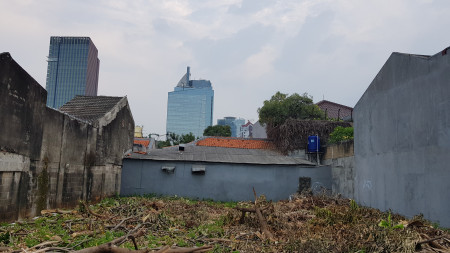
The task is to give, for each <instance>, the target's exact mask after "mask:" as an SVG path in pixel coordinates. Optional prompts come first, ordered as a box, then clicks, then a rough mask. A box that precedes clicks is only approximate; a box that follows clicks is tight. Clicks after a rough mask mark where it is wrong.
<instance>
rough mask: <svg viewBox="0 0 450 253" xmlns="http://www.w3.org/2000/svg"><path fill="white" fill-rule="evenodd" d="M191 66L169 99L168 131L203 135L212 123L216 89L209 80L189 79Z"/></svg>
mask: <svg viewBox="0 0 450 253" xmlns="http://www.w3.org/2000/svg"><path fill="white" fill-rule="evenodd" d="M189 77H190V68H189V67H187V73H186V74H185V75H184V76H183V77H182V78H181V80H180V81H179V82H178V84H177V86H176V87H175V89H174V91H171V92H169V98H168V101H167V122H166V131H167V133H176V134H178V135H181V134H188V133H193V134H194V135H195V136H196V137H200V136H203V131H204V130H205V128H207V127H208V126H211V125H212V120H213V106H214V90H213V89H212V86H211V81H209V80H189Z"/></svg>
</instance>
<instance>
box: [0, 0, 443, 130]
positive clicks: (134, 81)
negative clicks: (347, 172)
mask: <svg viewBox="0 0 450 253" xmlns="http://www.w3.org/2000/svg"><path fill="white" fill-rule="evenodd" d="M449 11H450V2H448V1H445V0H435V1H432V0H398V1H388V0H376V1H375V0H369V1H359V0H301V1H299V0H283V1H272V0H258V1H256V0H224V1H203V0H167V1H160V0H136V1H126V0H101V1H87V0H78V1H58V0H43V1H31V0H30V1H28V0H17V1H0V16H2V20H4V21H7V22H2V23H1V24H0V32H1V33H2V34H3V35H4V36H2V40H0V48H1V50H2V51H10V52H11V53H12V56H13V57H14V58H15V59H16V60H17V61H18V62H19V64H20V65H22V66H23V67H24V68H25V69H26V70H27V71H28V72H29V73H30V74H31V75H32V76H33V77H35V78H36V79H37V80H38V82H39V83H41V84H42V85H43V86H44V87H45V77H46V70H47V63H46V61H45V59H46V58H45V56H46V55H47V54H48V44H49V40H50V36H52V35H56V36H58V35H59V36H64V35H67V36H90V37H91V38H92V39H93V41H94V43H95V45H96V46H97V48H98V49H99V58H100V61H101V64H100V83H99V86H100V87H99V91H100V93H101V94H103V95H113V96H122V95H128V98H129V101H130V105H131V109H132V111H133V115H134V117H135V122H136V123H137V124H139V125H144V126H145V129H147V131H149V132H150V131H151V132H158V133H164V132H165V120H166V106H167V92H169V91H171V90H172V89H173V87H174V86H175V85H176V83H177V82H178V80H179V79H180V77H181V76H182V75H183V74H184V73H185V70H186V66H187V65H190V66H191V67H192V74H193V77H198V78H199V77H201V78H205V79H210V80H211V81H212V83H213V85H214V88H215V91H216V92H215V101H216V104H215V106H214V108H215V112H214V114H215V119H217V118H220V117H223V116H237V117H244V118H247V119H256V118H257V115H256V110H257V108H258V107H260V106H261V105H262V102H263V101H264V100H265V99H269V98H270V96H271V95H273V94H274V93H275V92H276V91H278V90H279V91H282V92H286V93H293V92H297V93H303V92H305V91H306V92H308V93H309V94H311V95H313V96H314V97H315V100H320V99H322V96H325V99H328V100H332V101H335V102H338V103H342V104H345V105H349V106H353V105H354V104H355V103H356V102H357V100H358V99H359V97H360V96H361V94H362V93H363V92H364V90H365V89H366V87H367V86H368V85H369V84H370V82H371V81H372V79H373V77H374V76H375V75H376V74H377V72H378V71H379V69H380V68H381V66H382V65H383V63H384V62H385V61H386V60H387V58H388V57H389V55H390V54H391V52H393V51H399V52H406V53H418V54H434V53H437V52H438V51H440V50H442V49H443V48H445V47H447V46H449V45H448V42H449V41H450V35H449V34H448V33H447V32H445V31H446V29H447V27H449V25H450V18H449V17H448V13H449Z"/></svg>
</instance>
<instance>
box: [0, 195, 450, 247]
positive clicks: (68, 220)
mask: <svg viewBox="0 0 450 253" xmlns="http://www.w3.org/2000/svg"><path fill="white" fill-rule="evenodd" d="M256 209H258V210H256ZM258 211H259V212H260V214H261V216H259V217H258ZM263 223H265V224H263ZM102 247H103V248H102ZM105 247H106V248H105ZM100 249H102V250H100ZM105 249H106V250H105ZM80 250H81V252H118V253H122V252H133V251H136V250H137V251H138V252H450V232H449V230H448V229H444V228H439V227H438V225H437V224H431V223H430V222H428V221H426V220H425V219H423V217H421V216H420V215H419V216H416V217H414V218H413V219H406V218H404V217H402V216H400V215H397V214H390V213H389V212H380V211H379V210H376V209H372V208H366V207H362V206H358V205H357V204H356V202H354V201H352V200H349V199H342V198H336V197H327V196H310V195H302V196H300V195H298V196H293V197H292V198H291V199H290V200H286V201H279V202H274V203H272V202H268V201H266V200H265V198H264V196H260V197H259V198H258V200H257V203H256V205H255V202H239V203H234V202H227V203H218V202H213V201H198V200H191V199H185V198H179V197H170V198H168V197H163V198H158V197H154V196H146V197H128V198H108V199H105V200H103V201H102V202H100V203H98V204H96V205H87V204H86V203H80V206H79V208H77V209H75V210H44V211H42V216H40V217H35V218H34V219H30V220H27V221H21V222H16V223H11V224H8V223H3V224H1V226H0V252H2V251H4V252H35V253H36V252H75V251H80Z"/></svg>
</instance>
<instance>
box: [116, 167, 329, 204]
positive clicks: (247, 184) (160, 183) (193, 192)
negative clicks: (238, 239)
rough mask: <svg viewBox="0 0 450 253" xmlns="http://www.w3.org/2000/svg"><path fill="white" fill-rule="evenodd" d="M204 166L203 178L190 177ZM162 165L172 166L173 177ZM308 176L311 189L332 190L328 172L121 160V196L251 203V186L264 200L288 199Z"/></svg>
mask: <svg viewBox="0 0 450 253" xmlns="http://www.w3.org/2000/svg"><path fill="white" fill-rule="evenodd" d="M193 165H201V166H205V169H206V172H205V174H204V175H195V174H192V172H191V170H192V166H193ZM163 166H168V167H175V171H174V173H173V174H171V173H167V172H164V171H163V170H162V169H161V168H162V167H163ZM300 177H310V178H311V187H312V188H313V190H314V191H320V190H321V187H325V188H327V189H331V169H330V167H328V166H322V167H299V166H280V165H277V166H275V165H242V164H225V163H203V164H202V163H188V162H164V161H153V160H139V159H124V163H123V173H122V180H121V182H122V183H121V184H122V185H121V191H120V195H121V196H128V195H133V194H148V193H154V194H161V195H178V196H184V197H190V198H199V199H213V200H216V201H244V200H254V196H253V191H252V187H255V190H256V192H257V193H258V194H264V195H265V196H266V198H267V199H271V200H275V201H276V200H280V199H287V198H288V197H289V195H291V194H293V193H295V192H297V191H298V187H299V178H300Z"/></svg>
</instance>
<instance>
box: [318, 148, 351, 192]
mask: <svg viewBox="0 0 450 253" xmlns="http://www.w3.org/2000/svg"><path fill="white" fill-rule="evenodd" d="M322 163H323V164H326V165H329V166H330V167H331V174H332V178H333V179H332V180H333V183H332V187H331V189H332V193H333V194H340V195H341V196H342V197H345V198H350V199H353V198H354V197H355V186H354V185H355V171H354V167H355V157H354V148H353V141H350V142H344V143H340V144H335V145H329V146H327V147H326V148H325V153H324V159H323V160H322Z"/></svg>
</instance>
